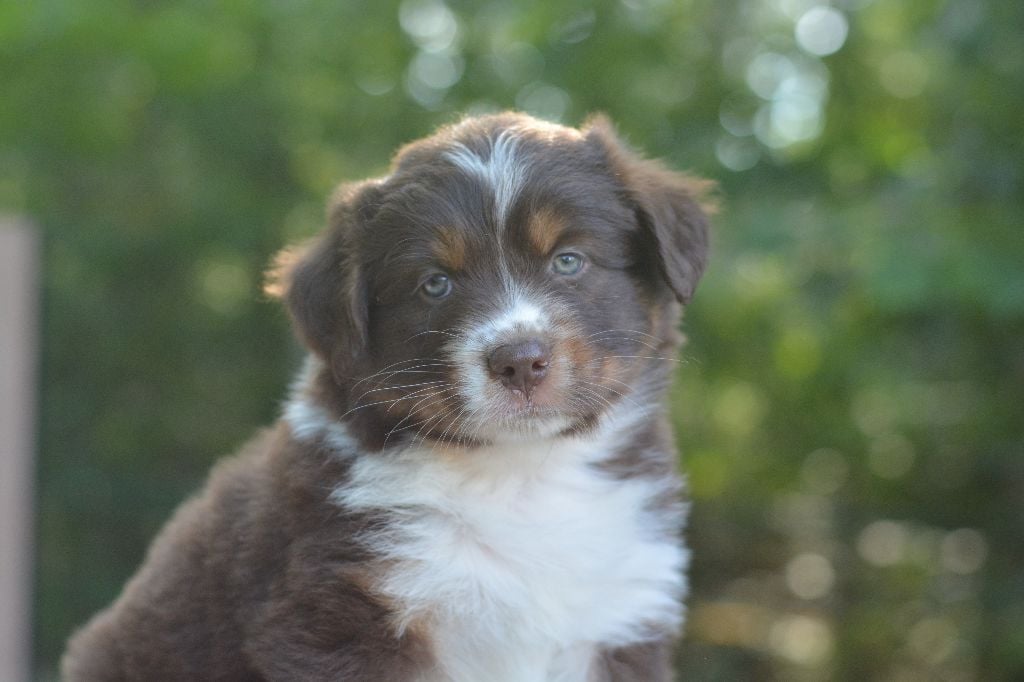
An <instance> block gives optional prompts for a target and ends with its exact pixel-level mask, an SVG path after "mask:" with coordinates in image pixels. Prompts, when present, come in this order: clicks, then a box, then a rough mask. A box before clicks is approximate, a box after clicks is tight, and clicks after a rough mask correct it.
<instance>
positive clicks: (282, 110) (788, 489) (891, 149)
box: [0, 0, 1024, 681]
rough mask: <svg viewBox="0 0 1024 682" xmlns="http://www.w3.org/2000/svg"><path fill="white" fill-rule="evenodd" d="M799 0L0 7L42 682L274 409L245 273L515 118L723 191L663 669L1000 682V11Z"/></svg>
mask: <svg viewBox="0 0 1024 682" xmlns="http://www.w3.org/2000/svg"><path fill="white" fill-rule="evenodd" d="M824 3H825V0H763V1H759V0H690V1H683V2H672V1H670V0H621V1H612V0H593V1H589V0H568V1H566V2H557V3H553V2H547V1H544V0H524V1H521V2H516V3H500V2H496V1H494V2H490V3H474V2H469V1H468V0H450V2H449V3H448V4H447V5H445V4H443V3H442V0H404V2H401V3H397V2H395V1H394V0H381V1H378V2H356V1H355V0H340V1H339V0H333V1H327V0H292V1H288V0H267V1H265V2H257V1H255V0H224V1H222V2H215V3H211V2H205V1H202V2H201V1H199V0H189V1H181V2H173V3H171V2H161V1H159V0H153V1H148V2H141V1H138V2H131V1H129V0H75V1H72V0H64V1H59V0H35V1H34V2H7V3H2V4H0V208H2V209H3V210H5V211H12V212H17V213H23V214H25V215H28V216H30V217H32V218H33V219H34V220H35V221H36V222H37V224H38V225H40V226H41V228H42V230H43V232H44V237H45V299H44V305H45V309H44V330H43V331H44V335H43V348H42V362H43V380H44V386H43V396H42V400H43V403H42V424H41V438H40V443H41V452H40V457H41V460H40V466H39V518H38V540H39V542H38V554H37V557H36V576H37V580H36V589H37V593H36V601H35V603H36V614H35V615H36V629H35V636H36V639H35V642H36V648H35V652H36V661H37V664H38V676H39V677H40V678H41V679H44V678H48V677H51V676H52V675H53V671H54V669H55V664H56V660H57V658H58V656H59V654H60V652H61V650H62V647H63V642H64V640H65V638H66V637H67V635H68V634H69V632H70V630H71V629H72V628H73V627H74V626H75V625H76V624H79V623H81V622H82V621H83V620H84V619H85V618H86V617H87V616H88V615H89V614H90V613H92V612H94V611H95V610H96V609H98V608H99V607H101V606H103V605H104V604H106V603H107V602H109V600H111V599H112V598H113V597H114V596H115V595H116V593H117V592H118V590H119V588H120V586H121V584H122V583H123V581H124V580H125V578H126V577H127V576H128V575H129V574H130V573H131V572H132V571H133V569H134V568H135V567H136V566H137V564H138V562H139V561H140V559H141V557H142V554H143V551H144V549H145V547H146V545H147V543H148V541H149V540H150V539H151V537H152V536H153V534H154V533H155V532H156V531H157V530H158V528H159V527H160V525H161V524H162V523H163V521H164V520H165V519H166V518H167V516H168V514H169V513H170V511H171V509H172V508H173V507H174V506H175V505H176V504H177V503H178V502H179V501H180V500H181V499H182V498H183V497H184V496H186V495H188V494H189V492H190V491H193V490H194V489H195V488H196V487H197V485H198V484H199V483H200V481H201V480H202V478H203V476H204V474H205V472H206V471H207V469H208V467H209V466H210V463H211V462H212V461H213V460H214V459H215V457H217V456H218V455H220V454H223V453H226V452H229V451H230V450H232V449H233V448H234V447H236V446H237V445H238V444H239V443H241V442H242V441H243V440H244V439H245V438H246V437H247V435H248V434H250V433H251V431H252V430H253V429H254V428H255V427H256V426H258V425H261V424H266V423H268V422H269V421H271V420H273V419H274V418H275V416H276V415H277V413H278V411H279V406H280V399H281V397H282V396H283V395H284V390H285V386H286V384H287V382H288V379H289V377H290V376H291V374H292V373H293V372H294V371H295V369H296V367H297V365H298V362H299V359H300V352H299V350H298V349H297V348H296V346H295V344H294V342H293V341H292V340H291V336H290V333H289V331H288V329H287V324H286V320H285V318H284V315H283V314H282V312H281V311H280V310H278V309H277V307H276V306H275V305H273V304H271V303H268V302H266V301H264V300H263V299H262V297H261V294H260V281H261V272H262V269H263V268H264V266H265V264H266V263H268V262H269V259H270V257H271V254H272V253H273V252H274V251H275V250H276V249H278V248H279V247H281V246H282V245H284V244H286V243H288V242H291V241H294V240H296V239H298V238H301V237H304V236H306V235H309V234H312V233H313V232H314V231H315V230H316V229H317V228H318V226H319V224H320V220H321V213H322V208H321V206H322V203H323V200H324V198H325V197H326V196H327V194H328V193H329V191H330V190H331V188H332V186H333V185H334V184H335V183H336V182H338V181H340V180H342V179H356V178H361V177H365V176H367V175H369V174H373V173H379V172H381V171H382V170H383V169H384V168H385V167H386V162H387V160H388V158H389V156H390V154H391V153H392V152H393V150H394V149H395V148H396V146H397V145H399V144H401V143H403V142H405V141H408V140H411V139H414V138H416V137H418V136H420V135H423V134H425V133H427V132H429V131H430V130H431V129H433V128H434V127H435V126H436V125H438V124H440V123H444V122H448V121H451V120H453V119H454V118H455V117H456V116H457V115H458V113H459V112H464V111H484V110H490V109H495V108H507V107H518V108H522V109H526V110H529V111H532V112H536V113H539V114H541V115H544V116H547V117H551V118H556V119H561V120H562V121H564V122H567V123H571V124H575V123H578V122H580V121H581V120H582V119H583V118H584V117H585V115H586V114H588V113H589V112H593V111H598V110H601V111H605V112H607V113H608V114H610V115H611V117H612V118H613V119H614V120H616V121H617V122H618V123H619V125H620V128H621V130H622V132H623V133H624V135H625V136H626V137H627V138H628V139H629V140H631V142H632V143H633V144H635V145H636V146H638V147H641V148H643V149H645V150H647V152H648V153H650V154H651V155H653V156H659V157H663V158H666V159H668V160H669V161H670V163H672V164H673V165H675V166H677V167H681V168H688V169H691V170H693V171H695V172H697V173H698V174H701V175H704V176H708V177H712V178H715V179H717V180H718V181H719V183H720V185H721V187H722V194H723V196H724V198H725V200H724V206H725V210H724V212H723V213H722V214H721V216H720V217H719V218H718V220H717V234H716V239H715V252H714V257H713V264H712V267H711V270H710V272H709V273H708V275H707V277H706V280H705V282H704V283H703V284H702V288H701V289H700V291H699V292H698V295H697V297H696V300H695V302H694V303H693V305H692V307H691V309H690V310H689V313H688V318H687V324H686V327H687V331H688V334H689V336H690V344H689V346H688V347H687V350H686V351H685V359H686V364H685V365H684V366H683V367H682V369H681V370H680V376H679V382H678V388H677V390H676V395H675V402H674V414H675V418H676V422H677V425H678V434H679V436H678V437H679V442H680V445H681V447H682V449H683V452H684V461H685V465H686V467H687V468H688V470H689V472H690V477H691V478H690V480H691V487H692V492H693V497H694V505H693V523H692V526H691V528H690V531H689V540H690V543H691V544H692V546H693V548H694V552H695V554H694V556H695V562H694V566H693V571H692V581H693V590H694V592H693V597H692V599H691V600H690V603H689V609H690V616H689V624H688V633H687V639H686V641H685V643H684V646H683V647H682V651H681V653H680V660H679V665H680V670H683V671H686V679H692V680H704V679H708V680H711V679H720V680H741V679H743V680H745V679H751V680H755V679H756V680H769V679H780V680H821V679H836V680H858V681H860V680H906V681H912V680H956V681H966V680H1000V679H1006V680H1010V679H1021V678H1022V677H1024V568H1022V566H1024V542H1022V538H1024V445H1022V426H1021V425H1022V424H1024V267H1022V266H1024V238H1022V235H1021V227H1022V224H1021V222H1022V221H1021V215H1024V178H1022V158H1024V157H1022V146H1024V143H1022V140H1024V116H1022V113H1021V112H1022V111H1024V41H1021V39H1020V29H1021V27H1022V26H1024V4H1022V3H1020V2H1018V1H1017V0H990V1H988V2H986V1H985V0H902V1H899V2H897V1H890V0H874V1H873V2H872V1H871V0H836V1H835V2H833V3H832V5H833V7H834V10H835V11H833V12H832V13H826V14H827V16H826V20H827V21H825V23H821V22H819V23H817V24H815V23H814V22H811V21H810V20H809V19H807V18H806V17H807V13H808V12H810V11H817V12H819V14H818V15H816V16H817V17H818V18H819V19H820V18H821V17H822V16H823V15H822V14H821V9H820V8H818V9H817V10H815V7H816V5H818V4H822V5H823V4H824ZM801 18H803V19H804V22H803V24H802V25H803V28H802V29H799V30H798V29H797V28H795V27H799V26H801ZM837 20H838V26H837V24H836V21H837ZM828 21H831V22H832V23H831V24H830V23H828ZM844 25H845V26H846V27H847V28H848V31H847V33H846V34H845V40H843V39H842V38H843V31H842V28H843V26H844ZM808 26H810V29H816V30H810V29H809V28H808ZM830 26H831V29H830V28H829V27H830ZM801 30H803V31H804V33H803V34H801ZM808 30H810V33H809V34H808V33H807V31H808ZM808 35H809V36H810V37H808ZM830 40H831V41H832V43H833V44H832V46H831V47H829V46H828V43H829V41H830ZM822 41H824V43H823V42H822ZM836 42H840V43H841V47H839V49H838V51H836V52H834V53H832V54H827V55H822V54H820V53H821V52H828V51H830V50H831V49H833V48H834V47H835V43H836ZM822 45H824V46H825V47H822Z"/></svg>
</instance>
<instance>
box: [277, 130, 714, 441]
mask: <svg viewBox="0 0 1024 682" xmlns="http://www.w3.org/2000/svg"><path fill="white" fill-rule="evenodd" d="M699 190H700V187H699V185H698V184H697V183H695V182H694V181H691V180H688V179H686V178H684V177H683V176H680V175H677V174H674V173H671V172H669V171H666V170H664V169H663V168H662V167H661V166H658V165H656V164H652V163H650V162H646V161H642V160H640V159H639V158H637V157H635V156H634V155H633V154H632V153H631V152H629V151H627V150H625V149H624V148H623V147H622V146H621V145H620V144H619V143H618V142H617V141H616V140H615V138H614V136H613V134H612V133H611V131H610V128H609V127H608V126H607V124H605V123H603V122H600V121H599V122H597V123H595V124H593V125H592V126H591V127H590V128H588V129H586V130H585V131H583V132H581V131H577V130H574V129H570V128H564V127H561V126H554V125H550V124H546V123H542V122H539V121H536V120H534V119H530V118H528V117H524V116H515V115H504V116H497V117H488V118H484V119H471V120H468V121H465V122H463V123H461V124H459V125H456V126H453V127H451V128H448V129H445V130H443V131H441V132H440V133H438V134H437V135H435V136H434V137H431V138H428V139H426V140H423V141H421V142H418V143H415V144H413V145H410V146H409V147H407V148H405V149H404V150H402V151H401V152H400V153H399V155H398V157H397V158H396V161H395V165H394V168H393V173H392V174H391V175H390V176H388V177H387V178H385V179H383V180H379V181H371V182H368V183H364V184H362V185H359V186H356V187H349V188H345V189H343V190H342V191H341V192H340V194H339V196H338V197H337V198H336V199H335V202H334V205H333V208H332V215H331V223H332V224H331V227H330V229H329V231H328V232H327V233H326V234H325V235H324V236H323V237H322V238H321V240H320V241H319V242H318V243H316V244H315V245H314V246H313V247H312V248H311V249H310V250H309V251H308V252H306V253H305V254H304V255H303V256H302V257H301V259H300V260H299V261H298V262H297V264H296V265H294V266H293V267H292V268H291V269H290V270H289V271H288V272H286V273H285V275H284V284H285V286H286V298H287V301H288V303H289V308H290V310H291V312H292V315H293V317H294V319H295V322H296V324H297V326H298V328H299V331H300V333H301V335H302V336H303V338H304V339H305V340H306V342H307V343H308V344H309V345H310V347H311V348H312V349H313V350H314V351H315V352H316V353H317V354H318V355H320V356H321V358H322V359H323V360H324V361H325V362H326V363H327V364H328V365H329V366H330V368H331V369H332V373H331V377H332V380H333V382H334V384H335V386H336V388H337V390H338V391H339V392H340V393H341V394H343V395H342V398H341V399H340V400H338V401H337V404H338V405H339V407H338V408H337V410H338V411H339V412H340V414H339V415H338V416H339V417H341V418H344V419H345V420H346V421H349V422H350V423H353V424H358V425H360V426H361V429H360V433H361V434H362V435H363V437H364V440H366V441H368V442H370V443H371V444H374V445H376V446H378V447H381V446H385V445H387V444H392V443H393V444H398V443H400V442H405V441H407V440H409V439H410V438H419V439H424V440H428V441H435V442H438V441H440V442H451V443H462V444H473V443H480V442H490V441H495V440H501V439H504V438H510V437H523V436H552V435H556V434H559V433H566V432H572V431H574V430H580V429H584V428H586V427H587V426H588V425H590V424H592V423H594V422H595V420H596V419H597V418H599V417H600V415H602V414H603V413H605V412H606V411H607V410H609V409H611V408H612V407H613V406H615V405H616V404H619V403H620V402H622V401H632V402H634V403H636V404H640V403H642V402H644V401H645V400H646V399H649V398H650V397H651V396H650V395H647V394H651V393H656V392H657V391H658V389H660V387H661V386H662V385H663V383H664V377H665V375H666V373H667V368H666V365H667V364H668V363H667V362H666V356H667V355H670V354H671V353H672V350H673V348H674V346H675V333H674V328H675V325H676V322H677V316H678V303H677V300H686V299H688V297H689V296H690V294H691V293H692V290H693V287H694V285H695V284H696V281H697V279H698V277H699V275H700V273H701V271H702V270H703V264H704V257H705V251H706V241H707V235H706V219H705V217H704V214H703V213H702V212H701V210H700V208H699V207H698V204H697V200H696V196H695V195H696V193H697V192H699Z"/></svg>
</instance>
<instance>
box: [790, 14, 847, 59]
mask: <svg viewBox="0 0 1024 682" xmlns="http://www.w3.org/2000/svg"><path fill="white" fill-rule="evenodd" d="M849 29H850V27H849V24H848V23H847V21H846V16H845V15H844V14H843V13H842V12H840V11H839V10H837V9H833V8H831V7H812V8H811V9H809V10H807V11H806V12H804V14H803V16H801V17H800V18H799V19H798V20H797V22H796V29H795V30H796V42H797V44H798V45H800V47H802V48H803V49H804V50H806V51H807V52H809V53H811V54H813V55H816V56H818V57H824V56H826V55H830V54H834V53H835V52H838V51H839V48H841V47H842V46H843V43H845V42H846V35H847V33H848V32H849Z"/></svg>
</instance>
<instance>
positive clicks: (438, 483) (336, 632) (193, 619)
mask: <svg viewBox="0 0 1024 682" xmlns="http://www.w3.org/2000/svg"><path fill="white" fill-rule="evenodd" d="M704 189H705V185H704V183H702V182H700V181H696V180H692V179H689V178H687V177H684V176H682V175H679V174H677V173H674V172H671V171H669V170H666V169H665V168H664V167H663V166H661V165H659V164H657V163H655V162H651V161H645V160H642V159H640V158H639V157H638V156H636V155H635V154H634V153H633V152H631V151H629V150H628V149H626V148H625V147H624V146H623V145H621V144H620V143H619V142H618V141H617V139H616V138H615V136H614V134H613V132H612V130H611V127H610V126H609V125H608V124H607V122H605V121H604V120H602V119H597V120H594V121H592V122H591V123H590V124H588V125H587V126H585V127H584V128H583V129H581V130H575V129H571V128H566V127H562V126H557V125H552V124H548V123H544V122H541V121H538V120H536V119H533V118H530V117H527V116H523V115H518V114H502V115H496V116H488V117H483V118H470V119H467V120H465V121H463V122H461V123H459V124H456V125H453V126H451V127H448V128H444V129H442V130H441V131H440V132H438V133H437V134H436V135H434V136H432V137H429V138H427V139H425V140H422V141H419V142H415V143H413V144H410V145H409V146H407V147H406V148H404V149H403V150H401V151H400V152H399V154H398V155H397V157H396V159H395V161H394V164H393V168H392V172H391V174H390V175H389V176H387V177H385V178H381V179H377V180H371V181H367V182H363V183H360V184H357V185H350V186H345V187H343V188H342V189H341V190H340V191H339V192H338V193H337V195H336V196H335V198H334V200H333V202H332V204H331V207H330V212H329V213H330V218H329V222H330V224H329V227H328V229H327V230H326V232H325V233H323V234H322V235H321V236H320V237H319V238H318V239H317V240H316V241H315V242H313V243H312V245H310V246H308V247H307V248H306V249H305V250H302V251H300V252H298V253H293V254H292V255H291V256H290V257H285V258H283V259H282V262H281V266H280V268H279V270H278V273H277V279H276V285H277V287H278V288H279V290H280V294H281V296H282V297H283V299H284V301H285V303H286V304H287V307H288V310H289V311H290V313H291V316H292V318H293V320H294V323H295V326H296V328H297V330H298V333H299V335H300V336H301V338H302V340H303V341H304V342H305V344H306V345H307V346H308V347H309V349H310V351H311V354H310V356H309V360H308V361H307V364H306V368H305V370H304V372H303V374H302V376H301V377H300V379H299V380H298V382H297V383H296V385H295V387H294V391H293V395H292V397H291V399H290V401H289V402H288V404H287V406H286V408H285V410H284V416H283V418H282V419H281V420H280V421H279V423H278V424H277V425H276V426H275V427H274V428H273V429H271V430H270V431H268V432H266V433H264V434H263V435H261V436H259V437H258V438H257V439H256V440H255V441H253V442H252V443H251V444H250V445H249V446H248V447H247V448H246V449H245V451H244V452H243V453H242V454H241V455H239V456H237V457H235V458H233V459H230V460H228V461H226V462H224V463H222V464H221V465H220V466H219V467H217V469H216V470H215V471H214V472H213V474H212V476H211V477H210V480H209V482H208V484H207V485H206V487H205V490H204V491H203V492H202V493H201V494H200V495H199V496H198V497H197V498H195V499H193V500H192V501H190V502H189V503H187V504H186V505H185V506H183V507H182V508H181V509H180V510H179V511H178V513H177V514H176V515H175V517H174V519H173V520H172V521H171V522H170V523H169V524H168V526H167V527H166V528H165V529H164V531H163V532H162V534H161V535H160V536H159V537H158V538H157V540H156V542H155V543H154V545H153V547H152V549H151V550H150V553H149V556H148V557H147V559H146V561H145V563H144V564H143V566H142V568H141V569H140V571H139V572H138V574H137V575H136V576H135V577H134V578H133V579H132V580H131V581H130V582H129V583H128V585H127V587H126V588H125V590H124V593H123V594H122V595H121V597H120V598H119V599H118V600H117V601H116V602H115V603H114V604H113V605H112V606H111V607H110V608H108V609H107V610H106V611H104V612H102V613H100V614H99V615H98V616H96V617H95V618H94V619H93V620H92V622H91V623H90V624H89V625H87V626H86V627H85V628H84V629H83V630H82V631H80V632H79V633H77V634H76V635H75V636H74V638H73V639H72V640H71V643H70V646H69V650H68V653H67V654H66V656H65V659H64V662H63V672H64V675H65V678H66V679H67V680H71V681H74V680H146V681H153V680H346V681H350V682H354V681H363V680H375V681H376V680H383V681H387V682H405V681H410V682H412V681H416V682H439V681H442V680H445V681H449V680H450V681H457V682H484V681H486V682H532V681H538V682H542V681H543V682H549V681H550V682H553V681H559V682H570V681H573V682H595V681H598V680H602V681H604V680H638V681H639V680H644V681H650V680H667V679H669V678H670V676H671V673H670V670H669V669H670V648H671V645H672V642H673V640H674V638H675V637H676V635H677V633H678V631H679V628H680V626H681V624H682V606H681V599H682V597H683V596H684V594H685V591H686V580H685V575H684V573H685V570H686V565H687V552H686V549H685V548H684V546H683V543H682V540H681V530H682V526H683V522H684V516H685V507H684V504H683V502H682V500H681V495H682V482H681V479H680V477H679V476H678V474H677V473H676V467H675V461H676V453H675V449H674V446H673V439H672V434H671V432H670V429H669V427H668V423H667V417H666V414H665V405H664V400H665V394H666V389H667V387H668V384H669V380H670V376H671V374H672V371H673V364H672V362H671V361H670V358H671V357H672V356H673V354H674V352H675V351H676V349H677V347H678V345H679V343H680V337H679V335H678V333H677V326H678V323H679V316H680V310H681V306H680V303H681V302H682V303H685V302H686V301H688V300H689V298H690V296H691V294H692V293H693V290H694V287H695V286H696V284H697V280H698V278H699V277H700V275H701V272H702V271H703V270H704V263H705V256H706V250H707V218H706V215H705V213H704V211H703V210H702V209H701V206H700V198H701V195H702V193H703V190H704Z"/></svg>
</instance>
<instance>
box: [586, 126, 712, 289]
mask: <svg viewBox="0 0 1024 682" xmlns="http://www.w3.org/2000/svg"><path fill="white" fill-rule="evenodd" d="M584 132H585V134H586V136H587V140H588V141H589V142H590V143H591V144H596V145H599V147H600V148H601V149H602V150H603V152H604V155H605V158H606V159H607V162H608V165H609V167H610V169H611V171H612V173H613V174H614V175H615V176H616V178H617V179H618V180H619V182H620V183H622V185H623V187H624V190H625V198H626V201H627V202H629V203H630V204H632V206H633V209H634V211H635V212H636V215H637V221H638V222H639V224H640V228H641V229H642V230H644V231H645V232H646V233H647V235H648V236H649V237H650V238H651V239H652V240H653V242H654V244H655V245H656V253H657V261H658V269H659V271H660V272H661V275H662V277H663V278H664V279H665V281H666V282H667V283H668V285H669V287H670V288H671V289H672V292H673V293H674V294H675V296H676V299H678V300H679V302H680V303H688V302H689V301H690V298H691V297H692V296H693V292H694V289H696V288H697V282H698V280H700V277H701V275H702V274H703V273H704V267H705V265H706V263H707V255H708V227H709V220H708V215H709V213H713V211H714V209H713V206H712V205H711V204H710V203H709V202H708V200H707V196H708V193H709V192H710V190H711V189H712V188H713V186H714V183H712V182H711V181H708V180H701V179H699V178H694V177H691V176H688V175H686V174H684V173H679V172H677V171H673V170H669V169H668V168H666V167H665V166H663V165H662V164H661V163H659V162H657V161H651V160H648V159H644V158H641V157H640V156H639V155H638V154H637V153H636V152H634V151H632V150H631V149H629V148H628V147H626V145H624V144H623V143H622V142H621V141H620V140H619V138H618V136H617V135H616V134H615V130H614V128H613V127H612V124H611V122H610V121H609V120H608V119H607V118H606V117H604V116H597V117H595V118H593V119H591V120H590V121H589V122H588V124H587V125H586V126H585V127H584Z"/></svg>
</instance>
